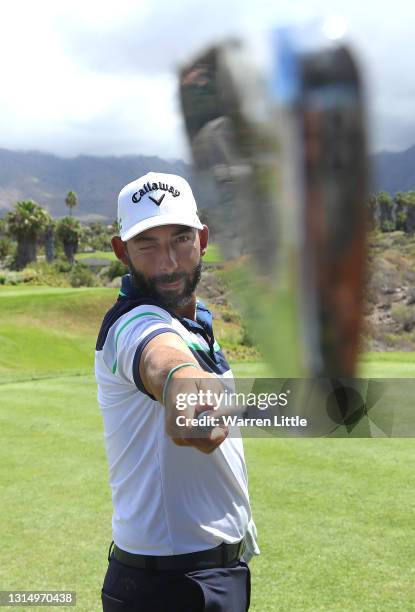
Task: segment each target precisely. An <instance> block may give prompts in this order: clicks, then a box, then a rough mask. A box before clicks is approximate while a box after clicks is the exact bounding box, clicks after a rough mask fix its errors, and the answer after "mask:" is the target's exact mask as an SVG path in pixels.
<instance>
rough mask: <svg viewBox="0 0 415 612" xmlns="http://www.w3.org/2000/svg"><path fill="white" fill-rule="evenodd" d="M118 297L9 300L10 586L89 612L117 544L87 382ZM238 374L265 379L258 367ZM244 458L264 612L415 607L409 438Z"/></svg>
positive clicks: (256, 606)
mask: <svg viewBox="0 0 415 612" xmlns="http://www.w3.org/2000/svg"><path fill="white" fill-rule="evenodd" d="M115 296H116V290H113V289H96V288H94V289H84V290H77V289H53V288H42V287H40V288H38V287H10V288H9V287H3V288H0V341H1V343H2V350H1V351H0V383H2V384H0V427H1V432H2V441H1V445H0V466H1V468H0V470H1V477H0V480H1V485H2V519H3V520H2V526H3V528H2V533H1V539H2V546H1V553H0V556H1V561H2V562H1V566H0V583H1V585H2V589H3V590H4V589H35V590H42V589H50V590H60V589H62V590H63V589H68V590H75V591H77V608H76V609H77V610H79V611H85V612H91V611H98V610H100V599H99V595H100V588H101V584H102V578H103V575H104V573H105V569H106V554H107V548H108V545H109V542H110V540H111V500H110V492H109V487H108V483H107V465H106V460H105V454H104V442H103V434H102V423H101V416H100V413H99V409H98V406H97V402H96V387H95V381H94V377H93V375H92V374H91V372H92V364H93V348H94V344H95V339H96V334H97V331H98V327H99V323H100V320H101V317H102V314H103V312H104V311H105V309H106V308H107V307H108V306H109V305H110V304H111V303H112V302H113V300H114V298H115ZM414 368H415V358H414V355H412V354H410V353H399V354H398V353H384V354H379V353H374V354H367V355H364V356H362V360H361V375H368V376H372V377H375V376H377V377H412V371H413V369H414ZM233 369H234V372H235V374H236V375H237V376H247V377H248V376H249V377H253V376H266V375H267V374H268V372H267V367H266V365H265V364H261V363H247V362H244V363H239V364H234V365H233ZM36 378H37V380H36ZM245 452H246V458H247V465H248V472H249V479H250V492H251V499H252V505H253V512H254V516H255V520H256V523H257V527H258V534H259V544H260V547H261V551H262V555H261V556H260V557H259V558H257V559H254V560H253V561H252V564H251V570H252V576H253V580H252V582H253V596H252V597H253V599H252V607H251V609H252V610H253V611H254V612H266V611H274V610H287V611H289V612H291V611H309V610H311V611H314V610H315V611H323V610H324V611H325V610H328V611H330V612H331V611H339V612H340V611H342V612H343V611H353V612H354V611H360V610H364V611H366V610H373V611H378V610H385V612H388V611H389V610H411V609H413V602H414V600H415V586H414V572H413V567H414V553H413V542H412V533H413V530H414V527H415V524H414V518H413V509H414V507H415V492H414V487H413V485H412V482H413V474H414V472H415V455H414V452H413V439H277V438H266V439H264V438H255V439H254V438H250V439H245ZM45 609H46V608H45ZM189 612H190V611H189Z"/></svg>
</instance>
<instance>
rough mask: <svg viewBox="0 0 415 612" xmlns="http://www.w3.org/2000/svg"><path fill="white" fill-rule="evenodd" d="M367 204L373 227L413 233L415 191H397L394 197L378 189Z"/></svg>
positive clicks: (414, 232)
mask: <svg viewBox="0 0 415 612" xmlns="http://www.w3.org/2000/svg"><path fill="white" fill-rule="evenodd" d="M368 204H369V211H370V218H371V223H372V227H373V228H377V229H379V230H380V231H381V232H394V231H402V232H405V233H406V234H410V235H414V234H415V191H398V192H397V193H396V194H395V196H394V197H392V196H391V195H390V194H389V193H387V192H386V191H380V192H379V193H377V194H376V195H372V196H370V198H369V202H368Z"/></svg>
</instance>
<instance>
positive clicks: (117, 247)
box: [111, 236, 129, 266]
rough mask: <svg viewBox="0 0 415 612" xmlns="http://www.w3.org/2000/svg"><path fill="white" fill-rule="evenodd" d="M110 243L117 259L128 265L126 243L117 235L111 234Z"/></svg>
mask: <svg viewBox="0 0 415 612" xmlns="http://www.w3.org/2000/svg"><path fill="white" fill-rule="evenodd" d="M111 245H112V250H113V251H114V253H115V255H116V257H117V259H119V260H120V261H122V262H123V264H124V265H125V266H128V263H129V262H128V256H127V243H126V242H123V241H122V240H121V238H120V237H119V236H113V237H112V238H111Z"/></svg>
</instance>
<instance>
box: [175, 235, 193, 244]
mask: <svg viewBox="0 0 415 612" xmlns="http://www.w3.org/2000/svg"><path fill="white" fill-rule="evenodd" d="M176 240H177V242H187V241H188V240H190V236H187V235H186V234H183V235H182V236H177V239H176Z"/></svg>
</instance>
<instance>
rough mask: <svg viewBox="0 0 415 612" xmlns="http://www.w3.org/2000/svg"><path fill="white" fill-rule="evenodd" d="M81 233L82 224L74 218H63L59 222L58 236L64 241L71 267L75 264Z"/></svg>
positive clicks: (64, 248)
mask: <svg viewBox="0 0 415 612" xmlns="http://www.w3.org/2000/svg"><path fill="white" fill-rule="evenodd" d="M81 232H82V229H81V224H80V222H79V221H78V219H74V217H63V218H62V219H60V220H59V221H58V224H57V229H56V235H57V237H58V238H59V240H61V241H62V244H63V250H64V251H65V255H66V259H67V260H68V261H69V263H70V264H71V265H72V264H73V263H74V262H75V253H76V252H77V250H78V244H79V238H80V236H81Z"/></svg>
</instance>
